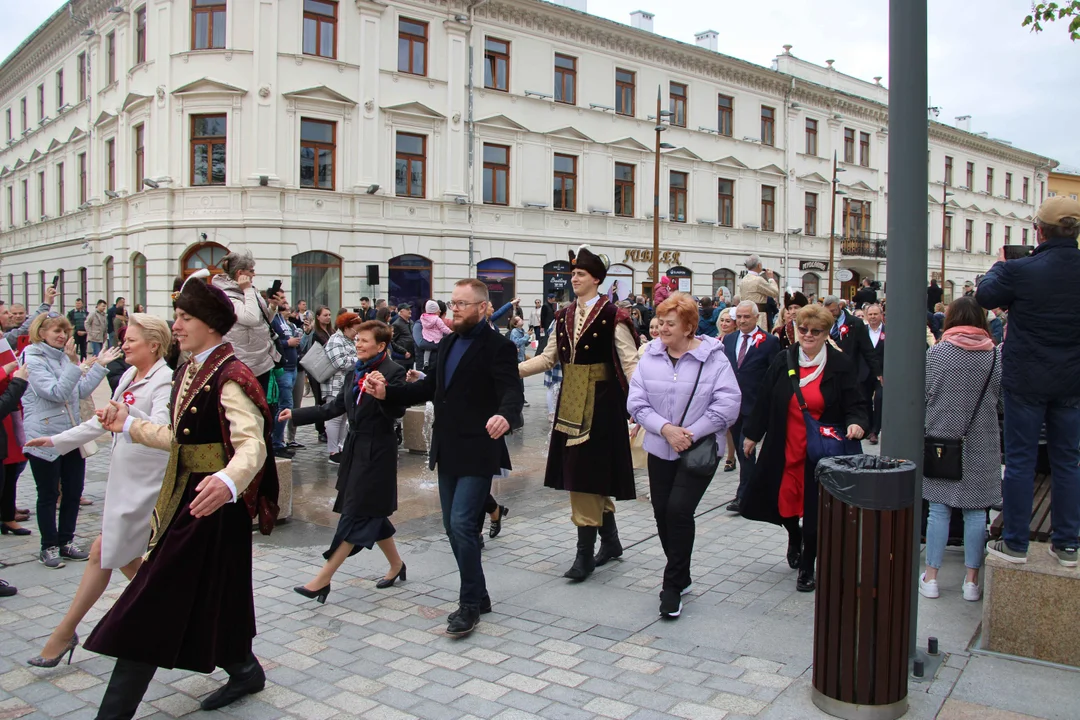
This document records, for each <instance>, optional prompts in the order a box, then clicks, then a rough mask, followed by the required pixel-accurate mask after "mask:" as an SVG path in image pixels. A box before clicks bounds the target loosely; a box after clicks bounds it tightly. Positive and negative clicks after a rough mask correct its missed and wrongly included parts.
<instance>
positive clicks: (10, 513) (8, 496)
mask: <svg viewBox="0 0 1080 720" xmlns="http://www.w3.org/2000/svg"><path fill="white" fill-rule="evenodd" d="M25 467H26V461H25V460H23V461H22V462H17V463H11V464H10V465H4V471H3V472H2V473H0V483H3V485H0V522H15V484H16V483H17V482H18V480H19V474H20V473H22V471H23V468H25Z"/></svg>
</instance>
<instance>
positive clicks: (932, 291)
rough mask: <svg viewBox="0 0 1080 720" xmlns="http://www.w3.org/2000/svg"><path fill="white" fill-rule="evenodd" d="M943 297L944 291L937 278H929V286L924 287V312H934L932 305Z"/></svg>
mask: <svg viewBox="0 0 1080 720" xmlns="http://www.w3.org/2000/svg"><path fill="white" fill-rule="evenodd" d="M943 297H945V291H944V290H942V289H941V288H940V287H939V286H938V284H937V279H934V280H931V281H930V287H928V288H926V312H934V306H936V305H937V304H938V303H939V302H941V299H942V298H943Z"/></svg>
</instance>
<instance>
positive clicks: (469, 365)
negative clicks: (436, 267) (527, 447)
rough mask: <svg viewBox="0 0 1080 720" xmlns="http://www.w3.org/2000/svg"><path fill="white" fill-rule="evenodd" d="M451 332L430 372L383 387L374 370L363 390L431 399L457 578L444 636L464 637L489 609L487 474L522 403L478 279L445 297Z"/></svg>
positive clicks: (510, 348)
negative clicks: (482, 529) (456, 600)
mask: <svg viewBox="0 0 1080 720" xmlns="http://www.w3.org/2000/svg"><path fill="white" fill-rule="evenodd" d="M450 297H451V300H450V303H449V306H450V309H451V310H452V311H453V313H454V315H453V321H452V323H453V330H454V331H453V332H452V333H450V334H449V335H446V336H445V337H444V338H443V339H442V341H441V342H440V343H439V350H438V360H437V361H436V367H435V371H434V372H432V373H430V374H428V375H424V374H423V373H418V372H416V371H410V373H409V378H410V379H411V380H414V382H410V383H408V384H407V385H405V386H403V387H388V386H387V384H386V378H384V377H383V376H382V374H381V373H379V372H378V371H376V372H372V373H369V374H368V376H367V382H366V384H365V388H364V390H365V392H368V393H370V394H371V395H372V396H373V397H375V398H377V399H379V400H384V399H385V400H387V401H388V402H390V403H392V404H396V405H420V404H423V403H426V402H429V401H431V402H434V404H435V422H434V423H433V424H432V428H431V447H430V449H429V450H428V458H429V462H430V468H431V469H432V470H434V469H435V468H436V467H438V470H439V501H440V503H441V504H442V514H443V527H444V528H445V529H446V534H447V535H448V536H449V537H450V548H451V549H452V550H453V552H454V559H455V560H456V561H457V566H458V573H459V575H460V576H461V592H460V596H459V597H460V605H459V607H458V609H457V610H456V611H454V612H453V613H451V614H450V617H449V624H448V625H447V628H446V633H447V634H448V635H452V636H455V637H460V636H463V635H468V634H469V633H471V632H472V631H473V629H474V628H475V627H476V625H477V623H478V622H479V620H480V615H481V614H482V613H487V612H491V597H490V596H489V595H488V591H487V581H486V580H485V578H484V568H483V566H482V565H481V562H480V538H479V536H478V535H477V532H476V529H477V527H478V526H479V525H480V523H481V518H482V516H483V512H484V502H485V501H486V500H487V497H488V495H489V494H490V492H491V478H492V476H494V475H496V474H498V473H499V471H500V470H501V469H503V468H506V469H509V468H510V453H509V452H508V451H507V449H506V441H505V439H504V437H503V436H504V435H506V433H508V432H509V431H510V422H509V419H510V418H516V417H518V416H519V415H520V414H521V408H522V406H523V404H524V402H525V398H524V397H523V396H522V393H521V388H520V386H519V384H518V373H517V348H515V347H514V344H513V343H512V342H510V340H509V339H507V338H506V337H504V336H503V335H501V334H500V333H499V332H497V331H495V330H492V329H491V327H490V326H489V325H488V323H487V322H485V318H486V317H487V313H488V305H489V302H488V289H487V285H485V284H484V283H483V282H481V281H480V280H477V279H474V278H469V279H467V280H459V281H458V282H457V283H456V284H455V285H454V292H453V294H452V295H451V296H450Z"/></svg>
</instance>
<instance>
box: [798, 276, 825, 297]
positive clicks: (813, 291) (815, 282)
mask: <svg viewBox="0 0 1080 720" xmlns="http://www.w3.org/2000/svg"><path fill="white" fill-rule="evenodd" d="M802 291H803V295H805V296H806V297H807V298H816V297H817V295H818V293H819V292H821V278H819V277H818V276H817V274H816V273H812V272H808V273H806V274H805V275H803V276H802Z"/></svg>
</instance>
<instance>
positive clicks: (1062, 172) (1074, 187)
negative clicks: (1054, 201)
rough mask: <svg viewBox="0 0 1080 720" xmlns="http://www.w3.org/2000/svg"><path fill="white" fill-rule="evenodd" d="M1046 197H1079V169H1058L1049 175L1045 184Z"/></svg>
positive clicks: (1074, 198)
mask: <svg viewBox="0 0 1080 720" xmlns="http://www.w3.org/2000/svg"><path fill="white" fill-rule="evenodd" d="M1047 196H1048V197H1056V196H1061V197H1067V198H1072V199H1073V200H1076V199H1077V197H1080V169H1076V168H1062V167H1059V168H1057V169H1056V170H1054V171H1053V172H1051V173H1050V179H1049V182H1048V183H1047Z"/></svg>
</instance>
